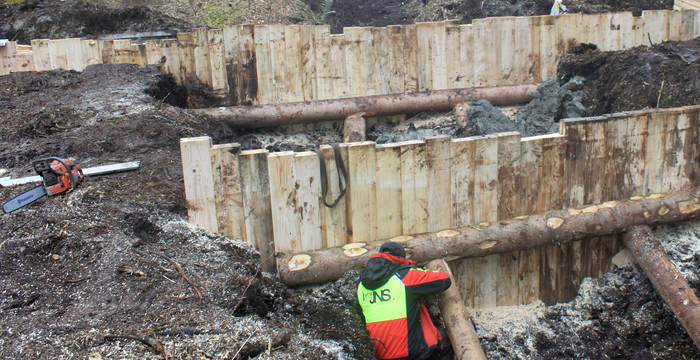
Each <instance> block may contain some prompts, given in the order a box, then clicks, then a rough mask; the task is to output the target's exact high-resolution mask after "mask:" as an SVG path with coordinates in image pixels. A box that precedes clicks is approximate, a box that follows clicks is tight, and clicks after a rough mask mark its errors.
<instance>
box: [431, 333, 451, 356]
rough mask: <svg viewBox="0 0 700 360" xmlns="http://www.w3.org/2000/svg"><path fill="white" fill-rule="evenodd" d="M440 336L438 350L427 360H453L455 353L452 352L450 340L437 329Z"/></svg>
mask: <svg viewBox="0 0 700 360" xmlns="http://www.w3.org/2000/svg"><path fill="white" fill-rule="evenodd" d="M439 330H440V335H442V340H440V342H439V343H438V345H439V350H437V351H435V352H433V354H432V355H431V356H430V357H429V358H428V359H429V360H453V359H454V358H455V353H454V351H453V350H452V343H451V342H450V338H449V337H448V336H447V334H446V333H445V330H443V329H439Z"/></svg>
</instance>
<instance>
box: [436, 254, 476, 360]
mask: <svg viewBox="0 0 700 360" xmlns="http://www.w3.org/2000/svg"><path fill="white" fill-rule="evenodd" d="M427 268H428V269H430V270H439V271H444V272H446V273H448V274H449V275H450V279H451V280H452V285H450V288H449V289H447V290H445V292H443V293H442V294H440V301H439V306H440V313H441V314H442V319H443V320H444V321H445V327H446V328H447V335H448V336H449V337H450V340H451V342H452V349H454V352H455V357H456V358H457V360H486V354H484V350H483V349H482V348H481V344H479V337H478V336H477V335H476V331H475V330H474V324H472V320H471V319H470V318H469V312H468V311H467V308H466V307H465V306H464V301H462V296H461V295H460V294H459V286H458V285H457V283H456V282H455V281H454V276H452V271H451V270H450V267H449V266H448V265H447V261H445V260H444V259H437V260H433V261H431V262H429V263H428V266H427Z"/></svg>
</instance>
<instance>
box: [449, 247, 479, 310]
mask: <svg viewBox="0 0 700 360" xmlns="http://www.w3.org/2000/svg"><path fill="white" fill-rule="evenodd" d="M478 259H479V258H466V259H459V260H455V261H452V262H450V263H449V266H450V270H452V274H453V275H454V277H455V279H456V281H457V283H458V284H459V292H460V295H461V297H462V301H463V302H464V305H465V306H467V307H469V308H475V307H476V304H475V303H474V294H475V293H476V290H475V289H476V278H475V275H476V274H475V273H474V266H475V264H476V263H477V260H478Z"/></svg>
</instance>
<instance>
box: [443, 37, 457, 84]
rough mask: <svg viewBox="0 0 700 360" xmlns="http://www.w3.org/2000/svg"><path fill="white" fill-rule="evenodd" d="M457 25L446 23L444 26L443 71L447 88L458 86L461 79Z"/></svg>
mask: <svg viewBox="0 0 700 360" xmlns="http://www.w3.org/2000/svg"><path fill="white" fill-rule="evenodd" d="M459 45H460V44H459V26H458V25H448V26H446V27H445V67H446V69H445V72H446V76H447V83H446V86H447V88H449V89H454V88H459V87H460V86H459V82H460V80H461V75H460V70H461V64H460V54H459V53H460V46H459Z"/></svg>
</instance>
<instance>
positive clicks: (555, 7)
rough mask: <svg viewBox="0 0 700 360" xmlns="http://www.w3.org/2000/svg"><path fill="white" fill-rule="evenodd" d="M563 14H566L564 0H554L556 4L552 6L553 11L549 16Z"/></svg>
mask: <svg viewBox="0 0 700 360" xmlns="http://www.w3.org/2000/svg"><path fill="white" fill-rule="evenodd" d="M562 12H566V6H564V4H563V3H562V0H554V4H552V10H551V11H550V12H549V15H559V14H560V13H562Z"/></svg>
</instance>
